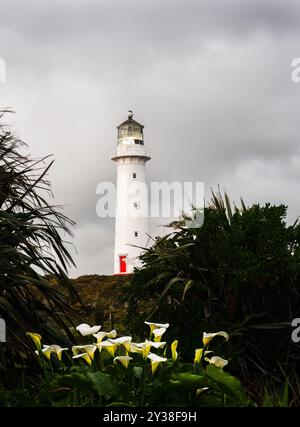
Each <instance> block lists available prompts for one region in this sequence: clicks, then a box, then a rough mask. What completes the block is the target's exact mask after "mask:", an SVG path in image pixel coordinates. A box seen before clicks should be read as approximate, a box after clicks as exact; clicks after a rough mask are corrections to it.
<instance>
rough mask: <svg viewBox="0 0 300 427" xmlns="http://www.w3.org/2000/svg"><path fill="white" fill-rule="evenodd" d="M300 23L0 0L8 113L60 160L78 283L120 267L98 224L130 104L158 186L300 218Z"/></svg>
mask: <svg viewBox="0 0 300 427" xmlns="http://www.w3.org/2000/svg"><path fill="white" fill-rule="evenodd" d="M299 18H300V3H299V2H298V1H290V0H288V1H276V0H270V1H266V0H265V1H262V0H252V1H250V0H249V1H243V0H238V1H237V0H235V1H234V0H229V1H225V0H218V1H213V0H209V1H199V0H197V1H196V0H195V1H191V0H184V1H183V0H182V1H176V0H172V1H171V0H169V1H166V0H151V1H150V0H149V1H147V0H145V1H143V0H139V1H138V0H136V1H130V0H123V1H120V0H119V1H114V0H107V1H101V0H97V1H96V0H94V1H92V0H88V1H84V0H81V1H78V0H69V1H67V0H60V1H58V0H52V1H50V0H47V1H46V0H35V1H34V0H27V1H26V2H25V1H21V0H19V1H15V0H2V2H1V8H0V57H2V58H4V59H5V60H6V64H7V82H6V83H5V84H1V83H0V105H5V106H6V105H11V106H12V107H13V108H14V109H15V110H16V111H17V114H16V115H15V117H14V119H13V121H12V124H13V126H14V127H16V128H17V130H18V132H19V133H20V135H21V136H22V137H23V139H25V140H26V141H27V142H28V143H29V144H30V150H31V152H32V153H33V154H34V155H45V154H48V153H53V154H54V156H55V158H56V163H55V166H54V168H53V171H52V173H51V180H52V182H53V190H54V193H55V202H57V203H61V204H65V205H66V207H65V211H66V213H67V214H68V215H69V216H71V217H72V218H74V219H75V220H76V222H77V227H76V229H75V241H74V242H75V245H76V248H77V252H78V255H75V260H76V262H77V264H78V270H77V271H75V270H74V271H72V274H73V275H77V274H79V273H80V274H82V273H93V272H98V273H110V272H111V271H112V253H113V235H114V231H113V221H112V220H100V219H99V218H97V216H96V210H95V207H96V202H97V195H96V193H95V189H96V185H97V183H98V182H99V181H107V180H114V179H115V166H114V164H113V163H112V162H111V161H110V154H111V151H112V149H113V146H114V144H115V140H116V129H115V126H116V125H118V124H119V123H120V122H121V121H123V119H124V117H125V114H126V111H127V109H128V108H130V107H131V108H133V109H134V111H135V113H136V116H135V117H136V118H137V120H139V121H141V122H142V123H143V124H145V138H146V144H147V146H148V147H150V148H151V150H152V160H151V162H149V164H148V165H147V169H148V176H149V178H150V179H151V180H154V181H157V180H168V181H172V180H200V181H205V184H206V188H207V189H208V190H209V187H210V186H211V185H214V186H216V185H217V184H218V183H220V185H221V187H223V186H224V187H226V189H227V190H228V191H229V193H230V194H231V195H232V196H233V198H235V199H236V200H237V199H238V197H239V196H240V195H243V197H244V198H245V200H246V201H247V202H248V203H251V202H253V201H261V202H265V201H267V200H271V201H274V202H277V203H278V202H287V203H288V204H289V205H290V207H291V209H290V212H291V213H290V217H291V219H294V218H295V216H297V215H299V212H300V203H299V201H297V199H296V196H295V195H296V194H297V192H298V191H299V190H298V189H299V184H300V176H299V168H300V160H299V159H300V151H299V141H298V139H299V137H298V135H299V125H298V122H299V108H298V105H299V96H300V84H299V85H297V84H295V83H292V81H291V66H290V63H291V60H292V58H294V57H300V48H299V46H300V27H299ZM166 158H167V159H169V160H168V166H167V167H166V164H165V159H166ZM162 222H164V221H162ZM153 234H157V233H156V229H155V228H154V230H153Z"/></svg>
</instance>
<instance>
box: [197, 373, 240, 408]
mask: <svg viewBox="0 0 300 427" xmlns="http://www.w3.org/2000/svg"><path fill="white" fill-rule="evenodd" d="M205 372H206V375H207V376H208V377H209V378H210V379H212V380H213V381H214V382H216V383H217V384H218V385H219V386H220V387H221V388H222V389H223V391H224V392H225V393H226V394H227V393H228V394H229V395H231V396H233V397H234V398H235V399H236V400H238V401H242V400H243V399H244V394H243V389H242V386H241V383H240V381H239V380H238V379H237V378H236V377H234V376H232V375H231V374H229V373H228V372H224V371H223V369H221V368H217V367H216V366H213V365H207V367H206V370H205Z"/></svg>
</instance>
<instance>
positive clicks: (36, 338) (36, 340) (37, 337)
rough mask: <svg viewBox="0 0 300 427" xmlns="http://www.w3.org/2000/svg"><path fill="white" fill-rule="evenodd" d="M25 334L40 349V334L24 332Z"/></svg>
mask: <svg viewBox="0 0 300 427" xmlns="http://www.w3.org/2000/svg"><path fill="white" fill-rule="evenodd" d="M26 335H28V336H29V337H30V338H31V339H32V341H33V342H34V344H35V347H36V348H37V349H38V350H41V340H42V337H41V335H40V334H36V333H35V332H26Z"/></svg>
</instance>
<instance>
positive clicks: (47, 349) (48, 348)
mask: <svg viewBox="0 0 300 427" xmlns="http://www.w3.org/2000/svg"><path fill="white" fill-rule="evenodd" d="M66 350H69V349H68V348H62V347H61V346H59V345H56V344H52V345H44V346H43V348H42V352H43V354H44V355H45V356H46V357H47V359H48V360H50V358H51V354H52V353H54V354H56V356H57V358H58V360H61V357H62V352H63V351H66Z"/></svg>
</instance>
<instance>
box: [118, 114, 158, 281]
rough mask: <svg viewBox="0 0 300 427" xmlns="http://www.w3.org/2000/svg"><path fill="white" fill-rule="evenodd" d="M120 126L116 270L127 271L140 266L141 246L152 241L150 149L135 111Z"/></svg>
mask: <svg viewBox="0 0 300 427" xmlns="http://www.w3.org/2000/svg"><path fill="white" fill-rule="evenodd" d="M117 129H118V142H117V148H116V150H115V152H114V153H113V157H112V160H113V161H114V162H116V164H117V203H116V223H115V253H114V273H115V274H127V273H131V272H132V271H133V268H134V267H136V266H138V265H139V259H138V257H139V255H140V254H141V252H142V249H141V248H144V247H146V246H147V243H148V240H149V235H148V234H149V224H148V222H149V221H148V191H147V184H146V173H145V166H146V162H147V161H148V160H150V151H149V150H147V149H146V148H145V147H144V134H143V129H144V126H143V125H141V124H140V123H138V122H136V121H135V120H133V113H132V111H128V119H127V120H126V121H125V122H123V123H121V124H120V125H119V126H118V127H117Z"/></svg>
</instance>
